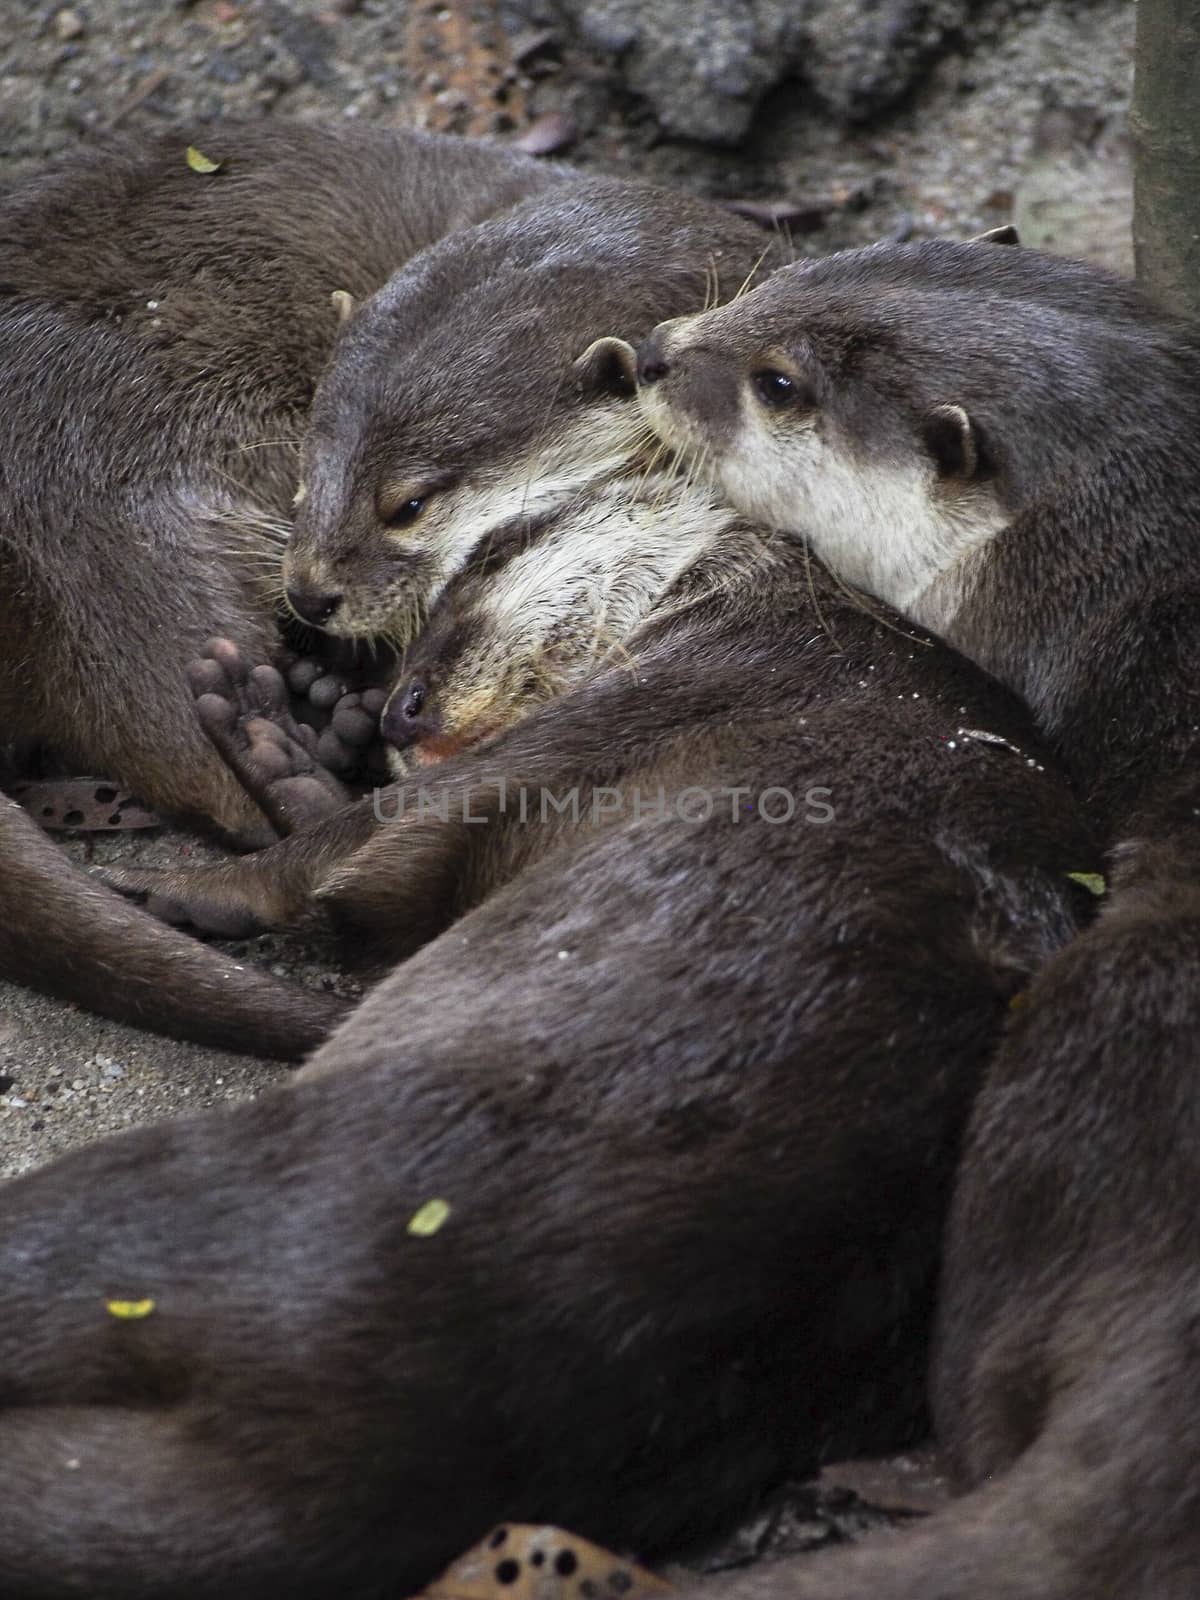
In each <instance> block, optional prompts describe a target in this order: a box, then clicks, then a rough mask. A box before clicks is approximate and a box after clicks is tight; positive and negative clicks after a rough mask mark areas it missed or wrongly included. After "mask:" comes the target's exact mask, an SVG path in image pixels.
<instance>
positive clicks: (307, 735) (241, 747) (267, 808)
mask: <svg viewBox="0 0 1200 1600" xmlns="http://www.w3.org/2000/svg"><path fill="white" fill-rule="evenodd" d="M188 682H189V684H190V685H191V689H192V694H193V695H194V696H195V701H196V715H197V716H198V717H199V719H200V724H201V726H202V727H203V729H204V731H205V733H206V734H207V735H208V737H209V739H210V740H211V741H212V743H213V744H214V745H215V746H216V748H217V750H218V751H219V752H220V754H221V757H222V759H223V760H224V761H225V763H226V765H227V766H228V767H229V768H230V769H231V770H232V771H233V772H234V774H235V775H236V776H237V778H238V781H239V782H240V783H241V784H242V786H243V788H245V789H246V791H247V793H249V794H250V795H251V796H252V798H253V799H254V800H255V802H256V803H257V804H258V805H259V806H260V807H261V809H262V810H263V811H264V812H265V814H266V815H267V816H268V817H269V818H270V820H271V821H272V822H273V823H274V824H275V826H276V827H277V828H278V829H279V830H280V832H281V833H285V834H287V833H294V832H296V831H297V830H298V829H300V828H305V827H308V826H310V825H311V824H312V823H314V822H317V821H320V819H321V818H322V817H326V816H328V815H329V814H330V813H331V812H333V811H336V810H338V809H339V808H340V807H341V806H344V805H345V804H346V803H347V802H348V801H349V799H350V795H349V794H348V792H347V791H346V789H345V788H344V787H343V785H342V784H341V782H340V781H339V780H338V778H337V777H336V776H335V775H334V773H333V771H331V770H330V767H329V765H327V764H326V763H325V762H324V761H323V760H322V751H321V747H320V746H321V738H322V737H324V736H323V735H322V736H318V735H317V733H316V732H315V730H314V729H312V728H309V727H305V726H304V725H303V724H301V723H299V722H297V721H296V719H295V718H294V717H293V716H292V712H291V707H290V704H289V699H288V687H287V683H286V681H285V680H284V677H283V675H282V674H281V673H280V672H279V671H277V670H276V668H275V667H271V666H257V667H254V668H251V667H250V666H249V665H248V663H247V662H246V660H245V658H244V657H243V655H242V653H241V651H240V650H239V649H238V647H237V646H236V645H235V644H234V643H233V642H232V641H231V640H229V639H213V640H211V641H210V642H209V644H208V645H207V646H206V647H205V653H204V655H203V657H201V658H200V659H199V660H198V661H194V662H192V663H191V665H190V666H189V667H188Z"/></svg>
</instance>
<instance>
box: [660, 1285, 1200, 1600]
mask: <svg viewBox="0 0 1200 1600" xmlns="http://www.w3.org/2000/svg"><path fill="white" fill-rule="evenodd" d="M1156 1305H1157V1302H1155V1301H1154V1300H1151V1302H1150V1312H1151V1315H1153V1312H1154V1309H1155V1307H1156ZM1148 1342H1149V1343H1150V1344H1151V1345H1153V1344H1154V1343H1155V1340H1154V1337H1153V1335H1151V1336H1150V1339H1149V1341H1148ZM1154 1355H1155V1353H1154V1352H1152V1353H1151V1354H1150V1358H1149V1359H1146V1356H1145V1354H1143V1356H1141V1357H1139V1358H1136V1359H1126V1358H1125V1357H1124V1356H1123V1355H1122V1356H1119V1357H1118V1358H1117V1359H1116V1360H1114V1361H1113V1362H1112V1363H1110V1364H1107V1365H1106V1366H1105V1367H1104V1369H1103V1370H1102V1371H1097V1372H1095V1373H1094V1374H1093V1375H1092V1381H1088V1382H1086V1383H1084V1384H1081V1385H1080V1387H1079V1389H1078V1390H1077V1391H1075V1392H1074V1393H1073V1394H1072V1395H1071V1397H1070V1399H1069V1401H1068V1402H1067V1403H1066V1404H1065V1405H1064V1406H1063V1407H1062V1409H1061V1410H1060V1411H1058V1412H1057V1414H1056V1415H1054V1416H1053V1417H1052V1419H1051V1420H1049V1421H1048V1423H1047V1425H1046V1426H1045V1428H1044V1429H1043V1431H1042V1432H1041V1433H1040V1434H1039V1435H1038V1436H1037V1437H1036V1438H1035V1439H1034V1441H1033V1442H1032V1444H1030V1445H1029V1447H1028V1448H1027V1449H1026V1450H1025V1451H1024V1452H1023V1453H1022V1454H1021V1455H1020V1456H1019V1457H1018V1458H1017V1460H1016V1461H1015V1462H1014V1463H1013V1464H1012V1465H1011V1466H1010V1467H1009V1468H1008V1469H1007V1470H1006V1471H1003V1472H1001V1473H998V1474H997V1475H996V1476H995V1477H994V1478H989V1479H986V1480H985V1481H984V1482H983V1483H982V1484H981V1485H980V1486H979V1487H977V1488H976V1489H974V1490H972V1491H971V1492H970V1493H969V1494H966V1495H964V1496H963V1497H962V1499H960V1500H957V1501H955V1502H954V1503H953V1504H952V1505H950V1506H948V1507H947V1508H946V1509H945V1510H944V1511H941V1512H938V1513H936V1514H935V1515H933V1516H931V1517H930V1518H929V1519H928V1521H926V1522H923V1523H920V1524H918V1525H917V1526H916V1527H913V1528H910V1529H906V1530H904V1531H901V1532H896V1533H885V1534H880V1535H877V1536H873V1537H871V1538H869V1539H866V1540H864V1541H863V1543H862V1544H859V1545H856V1546H854V1547H853V1548H850V1549H841V1550H833V1551H829V1552H824V1553H822V1554H820V1555H817V1556H811V1557H804V1556H802V1557H799V1558H796V1559H794V1560H788V1561H779V1562H776V1563H774V1564H773V1565H764V1566H760V1567H757V1568H753V1569H751V1570H749V1571H747V1572H746V1573H745V1574H742V1575H739V1576H737V1577H735V1578H733V1579H726V1580H724V1581H721V1580H717V1579H714V1580H712V1581H710V1582H708V1583H706V1584H704V1585H702V1586H701V1587H700V1588H698V1589H697V1590H696V1591H695V1593H694V1594H689V1595H687V1596H685V1597H684V1600H1195V1597H1196V1595H1197V1594H1200V1516H1198V1515H1197V1510H1198V1506H1197V1502H1198V1500H1200V1494H1198V1492H1197V1483H1196V1475H1195V1472H1194V1463H1195V1459H1196V1457H1195V1448H1196V1416H1195V1407H1194V1406H1193V1405H1191V1404H1190V1403H1189V1402H1188V1400H1187V1399H1186V1398H1185V1399H1183V1400H1182V1402H1181V1395H1186V1394H1187V1392H1188V1390H1189V1389H1190V1387H1191V1384H1192V1381H1193V1379H1194V1372H1192V1371H1189V1370H1188V1369H1187V1368H1186V1367H1182V1368H1181V1367H1180V1366H1179V1364H1178V1363H1177V1362H1176V1363H1175V1364H1174V1369H1173V1371H1169V1370H1168V1365H1167V1363H1166V1362H1165V1361H1159V1360H1156V1359H1155V1358H1154Z"/></svg>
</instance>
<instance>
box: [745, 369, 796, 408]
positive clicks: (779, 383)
mask: <svg viewBox="0 0 1200 1600" xmlns="http://www.w3.org/2000/svg"><path fill="white" fill-rule="evenodd" d="M751 381H752V382H753V384H754V392H755V394H756V395H757V396H758V398H759V399H760V400H761V401H762V403H763V405H765V406H769V407H770V408H771V410H772V411H779V410H780V409H782V407H784V406H790V405H791V404H792V402H793V400H795V399H796V397H797V390H796V381H795V379H794V378H789V377H788V375H787V373H786V372H779V371H777V370H776V368H774V367H764V368H763V370H762V371H761V372H756V373H755V374H754V377H753V379H752V380H751Z"/></svg>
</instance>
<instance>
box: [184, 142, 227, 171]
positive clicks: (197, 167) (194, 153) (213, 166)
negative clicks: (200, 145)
mask: <svg viewBox="0 0 1200 1600" xmlns="http://www.w3.org/2000/svg"><path fill="white" fill-rule="evenodd" d="M187 164H188V166H189V167H191V169H192V171H193V172H220V170H221V163H220V162H219V161H210V160H209V158H208V157H207V156H206V155H205V154H204V151H203V150H197V149H196V146H195V145H194V144H190V145H188V147H187Z"/></svg>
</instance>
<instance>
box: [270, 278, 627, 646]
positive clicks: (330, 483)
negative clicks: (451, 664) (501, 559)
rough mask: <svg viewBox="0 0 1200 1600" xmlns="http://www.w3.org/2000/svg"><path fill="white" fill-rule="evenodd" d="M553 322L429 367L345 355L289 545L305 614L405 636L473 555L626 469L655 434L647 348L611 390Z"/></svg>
mask: <svg viewBox="0 0 1200 1600" xmlns="http://www.w3.org/2000/svg"><path fill="white" fill-rule="evenodd" d="M380 315H381V313H379V312H377V311H373V309H372V308H371V307H370V306H368V307H367V308H366V309H365V310H364V312H362V313H360V316H361V318H362V319H363V320H364V321H369V322H374V321H378V320H379V316H380ZM357 331H358V335H359V337H360V338H369V337H370V336H371V329H370V328H367V329H360V330H357ZM541 332H542V330H541V329H540V328H539V326H538V325H537V322H536V320H535V319H533V318H522V317H520V316H517V317H515V318H514V319H512V320H511V321H510V322H509V324H508V325H507V326H506V327H505V328H503V329H502V330H500V331H499V332H498V334H497V335H496V337H494V338H493V339H491V340H489V341H488V342H487V344H486V346H485V347H481V345H480V343H479V342H478V341H476V340H467V339H463V340H462V341H461V342H460V343H459V344H458V346H457V348H455V349H454V350H453V351H451V352H449V353H448V354H446V355H443V356H441V357H440V358H438V359H437V360H436V362H435V361H434V360H433V359H432V357H431V358H430V359H429V360H428V361H427V362H425V363H421V364H419V365H418V366H417V369H416V370H410V364H409V363H405V364H403V366H401V367H399V370H395V369H389V370H387V371H386V372H384V373H379V372H373V373H370V374H364V373H363V372H362V371H361V366H360V363H359V362H357V361H355V360H354V358H353V350H351V351H349V352H347V353H345V354H344V356H343V358H342V360H340V361H339V362H338V363H337V364H336V365H335V367H334V369H333V370H332V371H331V373H330V374H329V375H328V377H327V379H326V381H325V383H324V385H323V386H322V389H321V391H320V392H319V394H318V397H317V401H316V404H315V405H314V410H313V417H312V426H311V430H310V434H309V437H308V440H307V445H306V449H305V452H304V457H303V475H304V489H303V492H302V494H301V495H300V496H299V497H298V504H297V512H296V521H295V527H294V531H293V534H292V538H291V542H290V544H289V546H288V550H287V552H286V555H285V561H284V581H285V586H286V591H287V595H288V599H289V603H290V604H291V606H292V608H293V609H294V610H295V611H296V612H297V614H298V615H299V616H301V617H302V618H303V619H304V620H305V621H307V622H310V623H312V624H314V625H316V626H318V627H323V628H325V629H326V630H327V631H328V632H330V633H336V634H343V635H349V636H374V637H385V638H387V639H388V640H389V642H390V643H392V644H393V645H396V646H398V647H403V646H404V645H406V644H407V643H408V642H409V641H410V640H411V639H412V638H413V637H414V636H415V635H416V633H417V631H418V629H419V628H420V626H421V623H422V621H423V619H424V617H425V616H426V615H427V614H428V612H429V609H430V607H431V606H433V604H434V603H435V601H436V600H437V598H438V596H439V595H440V594H441V592H442V590H443V589H444V588H445V586H446V584H447V583H448V582H449V581H450V580H451V579H452V578H453V577H454V576H455V575H456V574H457V573H459V572H461V571H462V570H463V569H464V568H465V567H466V566H468V565H469V564H470V563H471V562H472V561H473V560H479V559H484V558H486V557H487V555H488V554H489V553H491V552H492V551H494V550H495V549H497V548H505V547H507V546H509V545H511V544H513V543H514V542H516V543H521V542H524V541H527V540H528V539H529V538H530V537H532V536H533V535H534V533H535V532H536V530H537V529H538V528H539V527H540V526H541V525H542V523H543V522H545V520H546V519H547V518H553V517H554V516H556V515H557V514H558V513H559V512H560V511H561V510H562V508H563V507H564V506H566V505H568V504H569V503H571V502H572V501H575V500H577V499H580V498H583V497H585V496H587V495H588V494H589V493H591V492H592V491H593V490H594V489H595V488H596V487H597V486H598V485H601V484H603V483H604V482H605V481H606V480H607V479H608V478H609V477H611V476H612V475H613V474H614V473H620V472H621V471H622V470H623V469H624V468H625V467H626V465H627V463H628V462H629V460H630V458H631V456H632V455H634V454H635V453H636V449H637V446H638V444H639V442H640V441H641V440H643V439H644V438H645V435H646V427H645V423H644V422H643V421H642V419H641V418H640V416H639V414H638V411H637V408H636V406H635V405H633V404H632V403H630V399H629V396H631V395H632V392H633V381H632V356H633V352H632V350H631V349H630V350H629V352H628V357H627V366H628V372H629V376H628V377H627V378H626V379H625V380H624V392H623V393H612V392H609V391H605V392H599V391H598V389H597V388H595V387H589V386H588V384H587V382H585V381H583V380H582V379H581V375H580V373H579V372H577V371H576V370H575V369H574V367H573V364H572V360H571V357H572V356H578V355H579V350H578V348H577V347H575V348H572V346H570V345H567V346H565V347H564V348H562V349H553V350H551V349H547V348H546V341H545V339H544V338H542V337H540V334H541ZM375 334H376V336H377V338H378V339H379V340H380V341H382V339H383V338H384V337H385V334H386V330H375ZM614 342H615V341H614ZM626 348H628V347H626ZM346 369H349V370H346ZM606 381H607V379H606Z"/></svg>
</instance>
